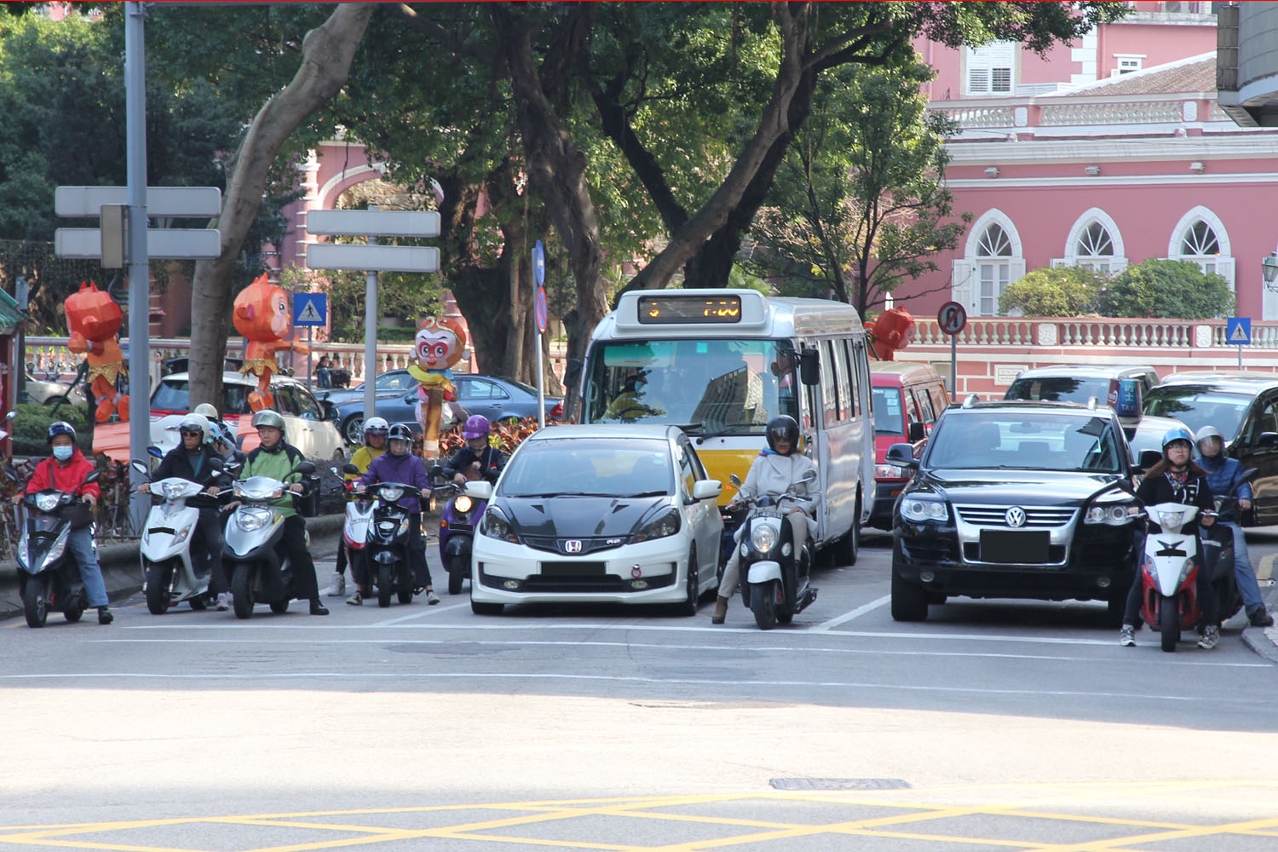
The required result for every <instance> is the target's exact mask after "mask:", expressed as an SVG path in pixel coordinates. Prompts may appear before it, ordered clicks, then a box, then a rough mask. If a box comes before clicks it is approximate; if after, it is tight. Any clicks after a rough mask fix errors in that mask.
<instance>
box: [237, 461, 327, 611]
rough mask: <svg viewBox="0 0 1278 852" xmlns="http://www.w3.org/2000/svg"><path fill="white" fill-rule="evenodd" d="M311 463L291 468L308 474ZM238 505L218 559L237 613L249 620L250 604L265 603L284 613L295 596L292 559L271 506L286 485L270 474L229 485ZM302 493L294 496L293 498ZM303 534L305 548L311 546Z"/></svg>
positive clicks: (277, 513) (311, 470) (279, 516)
mask: <svg viewBox="0 0 1278 852" xmlns="http://www.w3.org/2000/svg"><path fill="white" fill-rule="evenodd" d="M314 472H315V464H314V463H313V462H309V461H304V462H301V463H300V464H298V466H297V467H295V468H293V470H292V471H290V472H289V474H290V475H292V474H294V473H300V474H302V475H303V476H309V475H311V474H312V473H314ZM232 491H233V493H234V495H235V499H237V500H239V501H240V505H239V506H238V507H237V508H236V509H235V511H234V513H233V514H232V515H231V519H230V520H229V521H228V522H227V524H226V544H225V548H224V550H223V556H222V562H223V565H224V566H225V567H226V573H227V576H228V577H230V578H231V596H232V598H234V602H235V607H234V608H235V617H236V618H249V617H250V616H252V615H253V605H254V604H255V603H258V602H259V601H260V602H265V603H267V604H269V605H270V607H271V612H275V613H285V612H288V605H289V601H291V600H293V598H295V597H297V583H296V578H295V577H294V573H293V563H292V560H291V558H290V557H289V555H288V554H287V553H285V552H284V548H283V547H282V544H283V541H284V515H283V514H281V513H280V511H279V510H278V509H276V508H275V507H274V506H272V505H271V503H272V501H274V500H278V499H279V498H280V497H283V496H285V495H286V494H293V492H291V491H289V487H288V485H287V484H286V483H283V482H280V481H279V480H278V479H272V478H271V477H269V476H251V477H249V478H248V479H241V480H238V481H236V483H235V485H234V486H233V488H232ZM300 496H301V495H298V494H293V498H294V499H297V498H298V497H300ZM310 539H311V536H310V533H309V532H308V533H307V534H306V546H307V548H308V549H309V548H310V545H311V541H310Z"/></svg>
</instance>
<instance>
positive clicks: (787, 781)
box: [768, 778, 910, 790]
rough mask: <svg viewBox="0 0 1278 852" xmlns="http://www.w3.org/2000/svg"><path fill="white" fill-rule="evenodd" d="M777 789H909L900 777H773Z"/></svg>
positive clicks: (772, 782)
mask: <svg viewBox="0 0 1278 852" xmlns="http://www.w3.org/2000/svg"><path fill="white" fill-rule="evenodd" d="M768 783H770V784H771V785H772V787H773V789H776V790H908V789H910V785H909V784H908V783H907V782H905V781H902V780H901V779H900V778H773V779H772V780H771V781H770V782H768Z"/></svg>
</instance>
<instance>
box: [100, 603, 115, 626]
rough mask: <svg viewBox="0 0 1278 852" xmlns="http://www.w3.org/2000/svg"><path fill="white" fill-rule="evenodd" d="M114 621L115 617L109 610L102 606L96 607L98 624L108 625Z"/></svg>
mask: <svg viewBox="0 0 1278 852" xmlns="http://www.w3.org/2000/svg"><path fill="white" fill-rule="evenodd" d="M113 621H115V616H114V615H112V614H111V610H109V609H107V608H106V607H104V606H100V607H98V624H110V623H111V622H113Z"/></svg>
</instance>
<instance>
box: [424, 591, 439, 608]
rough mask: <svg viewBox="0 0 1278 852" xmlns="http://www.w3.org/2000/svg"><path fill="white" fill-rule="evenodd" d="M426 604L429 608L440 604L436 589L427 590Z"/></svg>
mask: <svg viewBox="0 0 1278 852" xmlns="http://www.w3.org/2000/svg"><path fill="white" fill-rule="evenodd" d="M426 603H427V604H428V605H429V606H434V605H435V604H437V603H439V595H437V594H435V590H434V589H427V590H426Z"/></svg>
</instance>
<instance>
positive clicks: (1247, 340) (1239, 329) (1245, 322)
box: [1225, 317, 1251, 370]
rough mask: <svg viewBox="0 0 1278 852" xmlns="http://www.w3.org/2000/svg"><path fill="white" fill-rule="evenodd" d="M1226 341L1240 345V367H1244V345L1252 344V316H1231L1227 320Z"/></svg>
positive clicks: (1232, 344)
mask: <svg viewBox="0 0 1278 852" xmlns="http://www.w3.org/2000/svg"><path fill="white" fill-rule="evenodd" d="M1225 342H1226V343H1228V344H1229V345H1230V346H1237V347H1238V369H1240V370H1241V369H1242V368H1243V363H1242V361H1243V359H1242V353H1243V347H1244V346H1250V345H1251V317H1229V318H1228V319H1227V320H1225Z"/></svg>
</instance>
